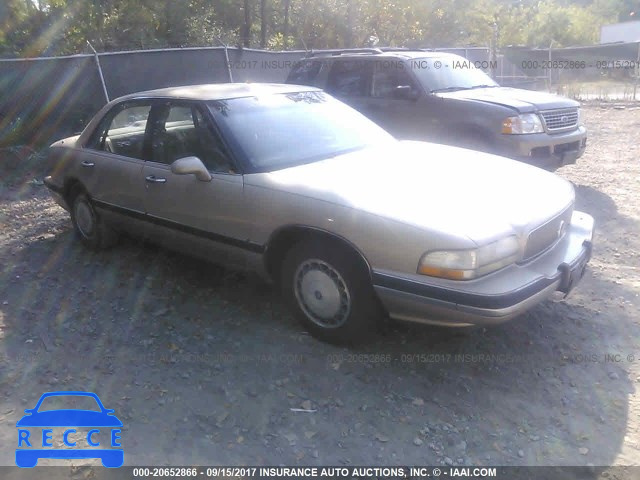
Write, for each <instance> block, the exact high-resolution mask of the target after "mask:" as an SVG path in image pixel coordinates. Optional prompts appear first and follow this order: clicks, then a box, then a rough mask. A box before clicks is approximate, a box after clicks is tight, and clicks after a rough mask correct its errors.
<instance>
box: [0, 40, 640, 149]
mask: <svg viewBox="0 0 640 480" xmlns="http://www.w3.org/2000/svg"><path fill="white" fill-rule="evenodd" d="M438 51H444V52H450V53H455V54H458V55H461V56H463V57H465V58H466V59H468V60H469V61H471V62H473V64H474V66H476V67H479V68H482V69H483V70H485V71H487V72H488V73H490V74H491V75H492V76H493V77H494V78H495V79H496V80H497V81H498V82H499V83H500V84H502V85H505V86H514V87H519V88H529V89H538V90H540V89H547V90H551V91H554V92H557V93H560V94H563V95H566V96H569V97H573V98H577V99H579V100H602V99H605V100H630V99H638V100H640V87H639V86H638V80H639V76H638V73H639V70H638V65H640V43H628V44H612V45H603V46H593V47H578V48H564V49H555V50H554V49H515V48H512V49H506V50H505V51H504V52H503V54H500V55H498V54H496V53H495V52H492V51H491V50H490V49H489V48H482V47H474V48H449V49H438ZM304 55H305V52H304V51H288V52H271V51H264V50H253V49H238V48H228V49H225V48H223V47H211V48H184V49H166V50H145V51H130V52H115V53H100V54H96V55H92V54H88V55H74V56H70V57H57V58H37V59H10V60H0V146H7V145H16V144H31V145H46V144H47V143H50V142H51V141H52V140H55V139H57V138H62V137H64V136H68V135H71V134H74V133H77V132H79V131H80V130H81V129H82V128H83V127H84V125H85V124H86V122H87V121H88V120H89V119H90V118H91V117H92V116H93V115H94V114H95V112H97V111H98V110H99V109H100V108H101V107H102V106H103V105H104V104H105V103H106V101H107V98H110V99H113V98H116V97H119V96H121V95H125V94H127V93H132V92H137V91H142V90H149V89H154V88H162V87H168V86H174V85H196V84H202V83H221V82H228V81H230V80H233V81H236V82H246V81H254V82H283V81H284V80H285V79H286V77H287V74H288V73H289V70H290V69H291V66H292V64H293V63H294V62H295V61H296V60H298V59H300V58H301V57H302V56H304Z"/></svg>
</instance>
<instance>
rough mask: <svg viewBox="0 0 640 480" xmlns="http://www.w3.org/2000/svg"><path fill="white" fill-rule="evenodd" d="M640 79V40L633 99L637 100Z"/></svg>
mask: <svg viewBox="0 0 640 480" xmlns="http://www.w3.org/2000/svg"><path fill="white" fill-rule="evenodd" d="M639 81H640V42H638V56H637V59H636V78H635V81H634V82H633V99H634V100H637V97H636V93H637V91H638V82H639Z"/></svg>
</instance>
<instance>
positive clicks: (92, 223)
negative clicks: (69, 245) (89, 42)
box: [69, 187, 117, 250]
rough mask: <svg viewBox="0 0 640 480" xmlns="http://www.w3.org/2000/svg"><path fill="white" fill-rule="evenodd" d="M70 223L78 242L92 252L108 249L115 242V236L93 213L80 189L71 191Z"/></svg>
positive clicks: (87, 197)
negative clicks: (78, 238) (78, 239)
mask: <svg viewBox="0 0 640 480" xmlns="http://www.w3.org/2000/svg"><path fill="white" fill-rule="evenodd" d="M70 198H71V201H70V202H69V203H70V206H71V222H72V223H73V228H74V229H75V231H76V234H77V235H78V237H80V241H82V243H83V244H85V245H86V246H88V247H89V248H92V249H94V250H100V249H103V248H107V247H110V246H111V245H113V244H114V243H115V242H116V240H117V234H116V233H115V232H114V231H113V230H112V229H111V228H110V227H109V226H108V225H106V224H105V223H104V221H103V220H102V218H101V217H100V216H99V215H98V213H97V212H96V211H95V209H94V207H93V204H92V203H91V199H90V198H89V195H87V193H86V192H85V191H84V190H83V189H82V188H80V187H76V188H74V189H73V190H72V192H71V195H70Z"/></svg>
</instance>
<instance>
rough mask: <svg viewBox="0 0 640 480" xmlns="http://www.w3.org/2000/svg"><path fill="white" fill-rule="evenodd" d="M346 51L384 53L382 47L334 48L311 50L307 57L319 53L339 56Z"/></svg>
mask: <svg viewBox="0 0 640 480" xmlns="http://www.w3.org/2000/svg"><path fill="white" fill-rule="evenodd" d="M345 53H368V54H369V55H375V54H377V53H383V51H382V49H380V48H373V47H372V48H333V49H328V50H310V51H309V52H307V55H306V57H307V58H308V57H315V56H317V55H329V56H337V55H342V54H345Z"/></svg>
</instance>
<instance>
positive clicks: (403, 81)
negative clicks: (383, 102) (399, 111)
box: [371, 61, 416, 98]
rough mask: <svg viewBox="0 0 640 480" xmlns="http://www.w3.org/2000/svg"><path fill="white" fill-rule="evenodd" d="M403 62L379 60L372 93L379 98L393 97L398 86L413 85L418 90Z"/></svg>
mask: <svg viewBox="0 0 640 480" xmlns="http://www.w3.org/2000/svg"><path fill="white" fill-rule="evenodd" d="M406 68H408V67H406V66H405V65H404V64H403V63H402V62H400V61H397V62H384V63H380V62H378V63H377V64H376V71H375V72H374V73H373V77H372V80H371V95H372V96H373V97H377V98H393V97H396V95H397V88H398V87H411V89H412V90H416V86H415V82H414V81H413V79H412V78H411V76H410V75H409V73H408V72H407V70H406Z"/></svg>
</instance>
